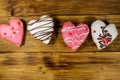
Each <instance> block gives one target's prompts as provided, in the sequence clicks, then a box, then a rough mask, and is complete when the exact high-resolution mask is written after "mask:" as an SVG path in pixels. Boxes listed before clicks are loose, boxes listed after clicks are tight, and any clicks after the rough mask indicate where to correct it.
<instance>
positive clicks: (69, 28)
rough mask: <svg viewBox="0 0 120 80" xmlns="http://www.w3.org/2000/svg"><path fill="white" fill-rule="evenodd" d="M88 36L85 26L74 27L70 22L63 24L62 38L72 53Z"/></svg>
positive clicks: (87, 29)
mask: <svg viewBox="0 0 120 80" xmlns="http://www.w3.org/2000/svg"><path fill="white" fill-rule="evenodd" d="M88 34H89V28H88V26H87V25H86V24H79V25H77V26H75V25H74V24H73V23H71V22H65V23H64V25H63V27H62V37H63V39H64V42H65V43H66V45H67V46H68V48H70V49H71V50H73V51H76V50H77V49H78V48H79V46H80V45H81V44H82V43H83V42H84V41H85V39H86V38H87V36H88Z"/></svg>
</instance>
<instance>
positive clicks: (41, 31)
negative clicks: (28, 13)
mask: <svg viewBox="0 0 120 80" xmlns="http://www.w3.org/2000/svg"><path fill="white" fill-rule="evenodd" d="M53 26H54V22H53V19H52V18H51V17H50V16H48V15H44V16H42V17H40V19H39V20H31V21H29V23H28V31H29V32H30V33H31V35H32V36H33V37H35V38H36V39H38V40H41V41H42V42H43V43H45V44H49V42H50V40H51V38H52V35H53V31H54V28H53Z"/></svg>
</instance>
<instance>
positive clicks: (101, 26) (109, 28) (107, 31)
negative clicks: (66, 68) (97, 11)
mask: <svg viewBox="0 0 120 80" xmlns="http://www.w3.org/2000/svg"><path fill="white" fill-rule="evenodd" d="M91 33H92V38H93V41H94V42H95V44H96V45H97V47H98V49H103V48H106V47H107V46H108V45H109V44H110V43H111V42H112V41H113V40H114V39H115V38H116V37H117V35H118V32H117V29H116V27H115V24H109V25H106V24H105V23H104V22H103V21H101V20H96V21H95V22H93V23H92V25H91Z"/></svg>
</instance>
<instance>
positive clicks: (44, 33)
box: [35, 31, 53, 37]
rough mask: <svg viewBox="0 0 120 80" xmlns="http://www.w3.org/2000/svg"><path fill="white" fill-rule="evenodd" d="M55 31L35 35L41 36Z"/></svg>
mask: <svg viewBox="0 0 120 80" xmlns="http://www.w3.org/2000/svg"><path fill="white" fill-rule="evenodd" d="M52 32H53V31H51V32H47V33H43V34H39V35H37V36H35V37H39V36H43V35H48V34H51V33H52Z"/></svg>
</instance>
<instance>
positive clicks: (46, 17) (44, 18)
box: [39, 16, 51, 21]
mask: <svg viewBox="0 0 120 80" xmlns="http://www.w3.org/2000/svg"><path fill="white" fill-rule="evenodd" d="M48 18H50V19H51V17H49V16H45V17H43V18H40V19H39V21H40V20H46V19H48Z"/></svg>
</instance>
